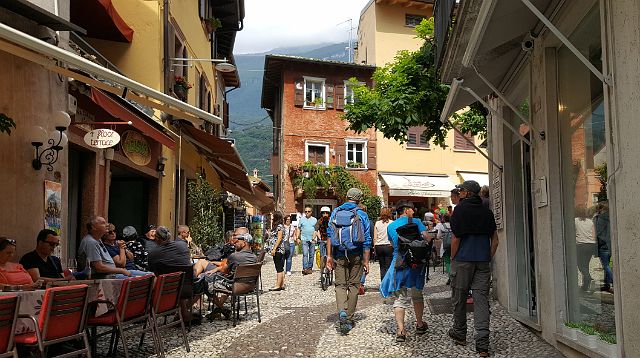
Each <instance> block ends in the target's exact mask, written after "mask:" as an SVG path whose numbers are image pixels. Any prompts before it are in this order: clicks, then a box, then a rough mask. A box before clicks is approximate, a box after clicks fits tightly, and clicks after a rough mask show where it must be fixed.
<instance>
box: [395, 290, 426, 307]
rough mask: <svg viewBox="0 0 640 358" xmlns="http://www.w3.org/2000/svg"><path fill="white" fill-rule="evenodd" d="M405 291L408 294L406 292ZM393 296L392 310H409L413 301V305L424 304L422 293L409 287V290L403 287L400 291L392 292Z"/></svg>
mask: <svg viewBox="0 0 640 358" xmlns="http://www.w3.org/2000/svg"><path fill="white" fill-rule="evenodd" d="M407 290H408V291H409V292H407ZM394 296H396V300H395V302H394V303H393V308H403V309H408V308H411V301H413V303H417V302H424V296H422V291H421V290H418V289H417V288H415V287H411V288H409V289H407V288H406V287H403V288H401V289H400V291H396V292H394Z"/></svg>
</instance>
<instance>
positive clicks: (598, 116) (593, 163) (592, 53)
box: [558, 5, 615, 341]
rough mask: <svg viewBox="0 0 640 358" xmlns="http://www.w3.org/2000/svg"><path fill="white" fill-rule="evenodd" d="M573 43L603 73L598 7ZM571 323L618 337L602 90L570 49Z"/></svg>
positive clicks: (564, 64) (562, 90) (562, 107)
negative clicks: (616, 330)
mask: <svg viewBox="0 0 640 358" xmlns="http://www.w3.org/2000/svg"><path fill="white" fill-rule="evenodd" d="M570 40H571V42H572V43H573V44H574V45H575V46H576V47H577V48H578V49H579V50H580V52H582V53H583V54H584V55H585V56H586V57H587V58H588V59H589V61H590V62H591V63H592V64H593V65H594V66H595V67H596V68H599V69H600V68H602V62H601V56H602V45H601V35H600V13H599V8H598V6H597V5H596V6H595V7H594V8H593V9H592V10H591V12H590V13H589V14H588V15H587V16H586V17H585V18H584V19H583V20H582V22H581V23H580V25H579V26H578V27H577V28H576V30H575V31H574V33H573V34H572V35H571V36H570ZM558 92H559V96H558V97H559V98H558V119H559V126H560V141H561V160H562V167H563V168H562V169H563V170H562V171H563V173H565V175H563V177H562V192H563V203H564V205H563V208H562V215H563V218H564V223H565V225H564V228H565V255H566V261H565V262H566V268H565V270H566V274H567V275H566V276H567V299H568V302H567V308H568V312H567V317H566V321H567V322H569V323H577V324H581V326H582V327H590V328H593V329H595V330H596V331H597V332H598V334H599V336H600V337H601V338H605V339H606V340H609V341H611V337H615V317H614V301H613V294H614V293H613V290H612V286H611V284H612V282H613V280H612V275H611V240H610V235H609V230H610V227H609V210H608V202H607V194H606V185H605V183H606V178H607V174H606V172H607V164H606V163H607V161H606V160H607V147H606V140H605V138H606V137H605V117H604V99H603V86H602V83H601V82H600V80H598V78H596V77H595V76H594V75H593V74H592V73H591V72H590V71H589V70H588V69H587V68H586V67H585V66H584V65H583V64H582V63H581V62H580V61H579V60H578V59H577V58H576V56H575V55H574V54H573V53H571V51H569V50H568V49H567V48H565V47H561V48H560V49H559V50H558Z"/></svg>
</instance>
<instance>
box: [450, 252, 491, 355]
mask: <svg viewBox="0 0 640 358" xmlns="http://www.w3.org/2000/svg"><path fill="white" fill-rule="evenodd" d="M490 285H491V263H489V262H465V261H455V260H453V261H452V262H451V290H452V296H451V302H452V304H453V328H452V330H453V332H454V333H455V335H456V336H457V337H459V338H460V339H463V337H466V336H467V295H468V294H469V290H472V295H473V321H474V326H475V329H476V337H475V338H476V350H479V351H486V350H488V349H489V316H490V314H491V313H490V310H489V287H490Z"/></svg>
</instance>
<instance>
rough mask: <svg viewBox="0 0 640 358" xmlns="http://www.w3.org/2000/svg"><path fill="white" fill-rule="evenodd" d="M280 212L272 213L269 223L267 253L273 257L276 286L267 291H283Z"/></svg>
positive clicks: (282, 226)
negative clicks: (271, 219) (269, 232)
mask: <svg viewBox="0 0 640 358" xmlns="http://www.w3.org/2000/svg"><path fill="white" fill-rule="evenodd" d="M282 220H283V217H282V212H281V211H276V212H274V213H273V221H272V223H271V234H270V235H269V251H270V253H271V256H273V263H274V264H275V266H276V284H275V287H273V288H270V289H269V291H282V290H284V261H285V254H284V252H285V248H284V247H285V242H284V225H283V224H282Z"/></svg>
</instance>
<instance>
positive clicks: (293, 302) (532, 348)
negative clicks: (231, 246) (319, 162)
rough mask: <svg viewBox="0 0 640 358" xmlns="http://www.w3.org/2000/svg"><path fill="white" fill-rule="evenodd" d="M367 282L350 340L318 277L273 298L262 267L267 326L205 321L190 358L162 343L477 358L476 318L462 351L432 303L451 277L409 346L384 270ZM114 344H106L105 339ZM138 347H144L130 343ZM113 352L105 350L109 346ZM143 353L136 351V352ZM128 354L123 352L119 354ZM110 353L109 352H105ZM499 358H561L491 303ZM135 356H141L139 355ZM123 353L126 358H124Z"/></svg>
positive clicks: (252, 314)
mask: <svg viewBox="0 0 640 358" xmlns="http://www.w3.org/2000/svg"><path fill="white" fill-rule="evenodd" d="M301 266H302V265H301V255H297V256H296V257H295V258H294V265H293V267H294V268H301ZM371 269H372V270H371V271H372V272H371V273H370V274H369V276H368V277H367V285H366V287H367V293H366V294H365V295H364V296H360V300H359V301H358V312H357V313H356V327H355V328H354V329H353V330H352V331H351V332H350V333H349V335H347V336H342V335H340V334H339V333H338V332H337V330H336V324H335V321H336V317H337V315H336V309H335V302H334V292H333V289H332V288H330V289H329V290H327V291H322V290H321V289H320V285H319V282H318V273H317V271H314V273H313V275H308V276H302V274H301V273H300V270H298V271H297V272H294V274H293V275H292V276H287V277H286V290H284V291H280V292H268V291H267V289H268V288H269V287H271V285H272V284H273V282H275V269H274V267H273V263H271V262H267V263H266V264H265V266H264V267H263V274H262V277H263V282H264V284H263V286H264V290H265V293H264V294H263V295H261V296H260V308H261V312H262V323H258V320H257V313H256V311H255V307H254V305H253V301H252V300H251V299H250V300H249V314H248V315H243V314H244V310H242V311H241V318H240V319H241V320H240V322H239V323H238V325H237V326H236V327H235V328H234V327H233V326H232V324H231V321H225V320H214V321H213V322H209V321H207V320H206V319H204V320H203V323H202V324H201V325H199V326H194V327H193V329H192V331H191V332H190V333H189V342H190V345H191V352H190V353H187V352H186V351H185V349H184V347H183V346H181V345H180V336H179V335H177V334H176V332H175V331H171V332H165V333H164V334H163V342H164V343H165V347H167V349H168V352H167V356H168V357H221V356H224V357H274V356H280V357H322V358H325V357H327V356H341V357H356V356H358V357H477V356H478V355H477V353H476V352H475V349H474V347H475V346H474V344H473V330H472V327H473V318H472V317H473V314H472V313H469V318H470V319H469V323H468V325H469V328H470V329H469V333H468V335H467V345H466V346H456V345H454V344H453V343H452V342H451V340H450V339H449V338H448V337H447V330H448V329H449V327H450V326H451V319H452V315H451V314H450V313H445V314H432V312H431V307H430V305H429V303H428V301H429V299H437V298H445V297H449V296H450V292H449V289H448V286H445V285H444V283H445V281H446V277H445V275H443V274H442V271H440V272H439V273H434V272H431V280H429V282H428V285H427V286H425V302H426V304H425V320H426V322H427V323H428V324H429V331H428V333H427V334H425V335H423V336H416V335H415V334H414V332H415V324H414V323H413V322H415V319H414V316H413V310H407V331H408V335H407V341H406V342H404V343H396V342H395V333H396V324H395V320H394V318H393V309H392V306H391V305H390V304H385V303H384V302H383V299H382V297H381V296H380V294H379V292H378V285H379V282H380V274H379V266H378V263H377V262H375V263H371ZM104 340H107V339H104ZM133 342H135V343H136V345H137V340H135V339H131V343H130V346H131V347H132V348H133ZM151 342H152V341H151V339H146V340H145V347H144V348H143V350H142V351H137V350H134V349H131V350H130V353H133V354H132V356H136V357H143V356H149V355H150V354H151V353H152V352H153V348H152V346H151ZM104 344H105V345H106V342H104ZM136 348H137V347H136ZM119 349H120V350H121V347H119ZM100 350H101V351H103V352H106V347H104V348H103V347H99V351H100ZM490 351H491V353H492V357H497V358H516V357H523V358H524V357H562V355H561V354H560V353H559V352H558V351H557V350H556V349H555V348H554V347H552V346H550V345H549V344H547V343H546V342H544V341H543V340H541V339H540V338H538V337H537V336H536V335H535V334H533V333H532V332H530V331H529V330H528V329H527V328H525V327H524V326H522V325H521V324H520V323H518V322H517V321H516V320H514V319H513V318H511V317H510V316H509V314H508V313H507V311H506V310H505V309H504V308H503V307H501V306H500V305H499V304H498V303H497V302H492V315H491V347H490ZM134 352H135V353H134ZM120 353H121V352H120Z"/></svg>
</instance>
